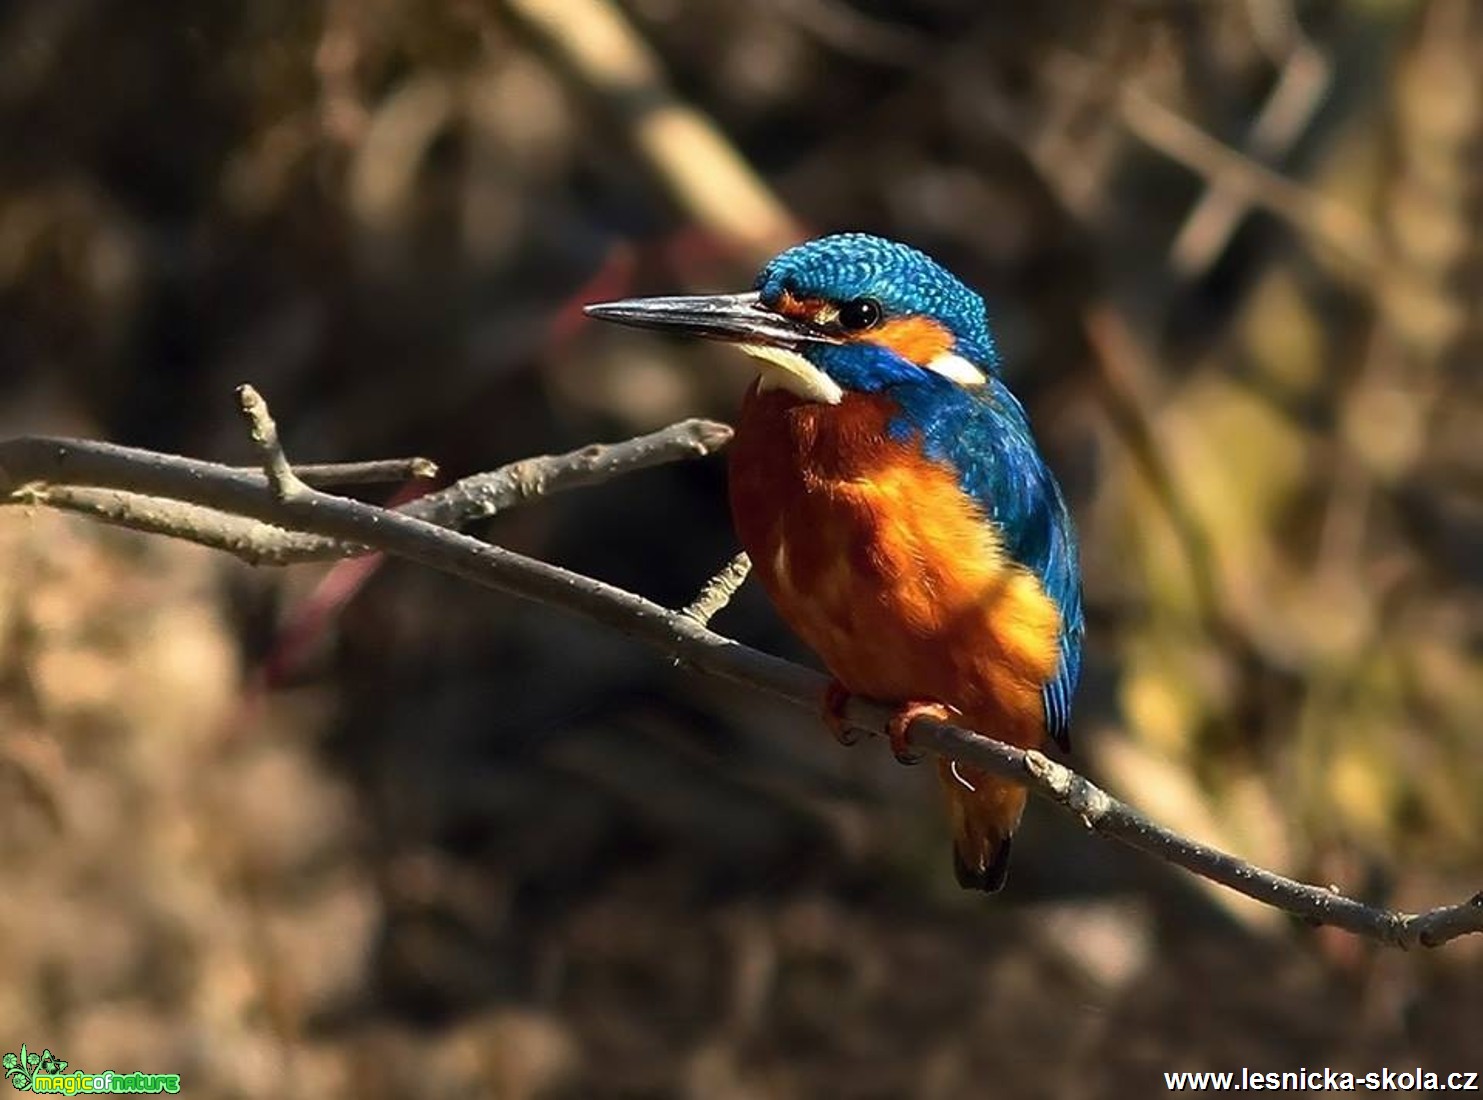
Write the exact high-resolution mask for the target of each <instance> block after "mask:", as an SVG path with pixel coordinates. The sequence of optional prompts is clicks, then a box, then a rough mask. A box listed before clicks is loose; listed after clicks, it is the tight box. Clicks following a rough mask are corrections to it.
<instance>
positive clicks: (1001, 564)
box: [587, 233, 1083, 892]
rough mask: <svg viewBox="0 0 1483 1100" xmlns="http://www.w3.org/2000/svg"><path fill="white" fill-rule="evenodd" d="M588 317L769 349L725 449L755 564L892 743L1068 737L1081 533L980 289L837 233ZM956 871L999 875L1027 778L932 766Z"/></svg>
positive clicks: (846, 690) (864, 238)
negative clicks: (932, 728)
mask: <svg viewBox="0 0 1483 1100" xmlns="http://www.w3.org/2000/svg"><path fill="white" fill-rule="evenodd" d="M587 312H588V313H589V314H590V315H592V316H594V317H598V318H602V319H605V320H610V321H617V322H620V323H624V324H629V325H636V326H639V327H644V328H657V329H663V330H669V331H678V332H685V333H691V334H693V335H697V336H703V337H709V338H711V339H716V340H723V341H729V342H731V343H734V344H736V345H737V346H738V347H739V348H740V349H741V350H742V351H744V352H746V353H748V354H749V355H751V356H754V357H755V358H756V359H758V360H759V361H760V362H761V374H760V376H759V377H758V379H757V381H756V382H755V383H754V384H753V385H752V387H751V389H750V390H749V391H748V393H747V395H746V398H745V401H744V403H743V406H742V413H741V419H740V422H739V424H738V425H737V429H736V437H735V440H734V442H733V444H732V451H731V471H730V473H731V478H730V496H731V510H732V516H733V519H734V521H735V524H736V530H737V534H738V535H739V536H740V539H741V542H742V545H743V546H744V547H745V549H746V551H747V553H748V554H749V555H750V557H751V559H752V562H753V568H754V571H755V575H756V576H758V577H759V578H760V579H761V581H762V584H763V585H764V586H765V587H766V589H767V591H768V594H769V595H770V596H771V597H772V600H773V602H774V604H775V605H776V606H777V609H778V611H779V612H780V613H781V615H782V617H783V618H784V619H785V620H786V621H787V623H788V624H789V625H790V626H791V627H792V628H793V629H794V630H795V631H796V632H797V633H798V635H799V636H800V637H801V638H802V639H803V640H804V641H805V642H806V643H807V644H808V645H809V646H810V647H811V648H812V649H813V650H814V651H815V652H816V653H817V654H818V655H819V657H820V658H822V660H823V662H824V664H825V665H826V666H827V667H828V668H829V671H830V672H831V673H832V675H833V677H834V681H833V683H832V685H831V687H830V690H829V693H828V696H827V697H826V700H825V714H826V717H827V718H829V719H830V721H831V724H832V725H833V728H834V729H835V731H836V733H841V732H842V731H843V707H844V703H845V701H846V700H847V699H848V698H849V696H850V695H863V696H869V697H871V698H873V699H877V700H882V701H885V702H886V703H888V704H890V705H891V706H893V707H894V708H896V709H895V711H894V717H893V719H892V721H891V724H890V729H889V732H890V735H891V742H892V747H893V748H894V750H895V751H896V754H897V757H898V759H902V760H903V762H914V761H913V759H912V758H911V757H910V756H909V742H908V739H907V728H908V726H909V725H910V723H911V722H912V720H913V719H915V718H917V717H918V716H921V715H924V714H926V715H931V716H933V717H937V718H941V719H944V720H947V721H952V722H954V723H957V724H960V725H964V726H967V727H970V728H972V729H976V730H978V731H980V732H982V733H985V734H987V735H989V736H991V737H996V738H998V739H1000V740H1002V741H1006V742H1009V743H1011V744H1015V745H1019V746H1022V747H1037V746H1040V745H1041V744H1043V743H1044V740H1045V739H1046V738H1047V737H1049V738H1050V739H1051V740H1053V741H1055V742H1056V743H1057V744H1058V745H1060V746H1061V747H1062V748H1069V737H1068V733H1069V729H1070V722H1071V700H1072V696H1073V694H1074V692H1075V689H1076V681H1077V677H1078V675H1079V673H1080V670H1081V645H1082V633H1083V618H1082V606H1081V576H1080V569H1079V566H1078V562H1077V547H1076V535H1075V531H1074V528H1073V526H1072V522H1071V517H1070V514H1069V513H1068V511H1067V508H1066V502H1065V500H1064V499H1063V497H1062V494H1061V490H1060V487H1059V486H1058V485H1057V483H1056V480H1055V478H1054V477H1053V476H1052V474H1051V472H1050V470H1049V469H1048V468H1047V466H1046V464H1045V461H1044V460H1043V459H1042V458H1041V456H1040V453H1039V451H1038V449H1037V448H1036V445H1035V440H1034V437H1033V435H1032V434H1031V431H1030V424H1029V421H1028V419H1027V417H1026V415H1025V410H1024V408H1023V407H1022V406H1021V405H1020V403H1019V401H1018V400H1016V399H1015V397H1014V395H1013V394H1012V393H1010V391H1009V389H1008V388H1007V387H1006V386H1005V385H1004V382H1003V381H1002V380H1001V378H1000V376H999V357H998V354H997V352H996V350H995V346H994V340H993V336H992V335H991V334H990V331H989V324H988V319H987V316H986V312H985V308H984V303H983V299H982V298H980V297H979V296H978V295H977V294H975V293H974V292H973V291H972V290H970V289H969V288H968V287H967V286H965V285H964V284H963V283H962V282H960V281H959V280H958V279H957V278H955V277H954V276H953V275H952V274H951V273H949V272H948V271H947V270H946V269H944V268H943V267H942V266H940V265H939V264H937V263H936V262H934V261H933V260H932V259H930V258H929V257H927V256H926V255H924V254H923V253H921V252H919V251H917V250H916V249H913V248H909V247H907V246H906V245H903V244H898V243H896V242H894V241H888V240H884V239H882V238H880V237H874V236H869V235H866V234H860V233H848V234H841V235H837V236H830V237H823V238H820V239H818V240H813V241H809V242H808V243H806V244H802V245H799V246H797V247H795V248H791V249H789V250H788V251H786V252H784V253H782V254H781V255H779V256H777V257H776V258H775V259H773V260H772V261H771V262H770V263H768V264H767V266H766V267H765V268H763V270H762V273H761V275H759V276H758V278H757V281H756V284H755V289H754V290H753V291H751V292H750V293H746V294H728V295H716V296H687V297H670V298H639V299H630V300H627V301H620V302H609V303H603V304H597V305H591V306H588V307H587ZM938 774H939V777H940V779H941V783H942V790H943V794H944V796H945V797H946V799H947V804H948V811H949V815H950V819H951V825H952V832H953V866H954V869H955V871H956V873H957V878H958V882H959V883H960V884H961V885H962V886H963V887H965V888H970V889H978V890H984V891H989V892H992V891H995V890H998V889H999V888H1000V887H1001V886H1002V885H1003V884H1004V880H1005V876H1006V874H1007V873H1008V867H1009V851H1010V841H1011V838H1012V837H1013V835H1014V831H1015V828H1016V826H1017V825H1018V824H1019V820H1020V814H1021V812H1022V810H1023V809H1024V804H1025V790H1024V788H1023V787H1021V786H1019V785H1017V784H1015V783H1012V782H1009V781H1006V780H1004V779H1000V778H997V777H995V776H992V775H989V774H987V773H985V772H982V771H980V770H979V769H977V768H974V767H972V766H970V765H966V764H957V763H954V762H952V761H949V760H945V759H944V760H941V761H939V764H938Z"/></svg>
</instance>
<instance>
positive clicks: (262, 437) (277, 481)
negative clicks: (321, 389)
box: [237, 382, 311, 500]
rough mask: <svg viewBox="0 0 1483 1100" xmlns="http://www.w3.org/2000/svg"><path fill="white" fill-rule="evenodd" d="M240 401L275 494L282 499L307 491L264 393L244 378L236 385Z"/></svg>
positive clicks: (239, 404)
mask: <svg viewBox="0 0 1483 1100" xmlns="http://www.w3.org/2000/svg"><path fill="white" fill-rule="evenodd" d="M237 404H238V406H239V407H240V408H241V410H242V415H243V417H245V418H246V420H247V426H248V429H249V431H250V432H251V433H252V441H253V443H255V444H257V449H258V451H259V452H260V453H261V454H262V456H263V473H264V474H266V475H267V477H268V485H269V486H270V487H271V488H272V490H273V495H274V496H276V497H277V498H278V499H279V500H292V499H294V498H295V497H301V496H305V495H307V494H308V493H309V492H310V491H311V490H310V489H309V486H307V485H305V484H304V483H303V482H302V481H301V480H299V477H298V475H297V474H295V473H294V472H293V467H291V466H290V465H289V464H288V456H286V455H285V454H284V453H283V444H282V443H280V442H279V440H278V425H277V424H275V423H273V417H272V415H271V414H270V413H269V412H268V403H267V402H266V401H264V400H263V395H262V394H260V393H258V392H257V390H256V389H254V388H253V387H252V386H250V385H248V384H247V383H245V382H244V383H243V384H242V385H240V386H238V387H237Z"/></svg>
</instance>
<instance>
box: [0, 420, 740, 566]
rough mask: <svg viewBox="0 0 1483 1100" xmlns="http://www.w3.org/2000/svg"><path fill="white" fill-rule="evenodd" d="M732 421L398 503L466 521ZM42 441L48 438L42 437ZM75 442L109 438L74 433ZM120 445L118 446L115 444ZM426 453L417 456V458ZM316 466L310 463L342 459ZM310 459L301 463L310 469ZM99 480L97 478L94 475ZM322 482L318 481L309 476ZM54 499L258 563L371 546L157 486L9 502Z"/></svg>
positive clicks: (712, 439) (421, 515)
mask: <svg viewBox="0 0 1483 1100" xmlns="http://www.w3.org/2000/svg"><path fill="white" fill-rule="evenodd" d="M730 439H731V429H730V428H729V427H728V426H727V425H725V424H721V423H718V422H717V421H714V420H699V419H692V420H682V421H680V422H679V423H677V424H671V425H670V426H669V427H667V428H662V429H660V430H659V431H656V432H650V433H648V434H647V435H641V436H637V437H635V438H633V439H626V440H624V441H623V442H621V443H612V444H600V443H594V444H591V445H589V446H586V447H583V448H581V449H580V450H576V451H570V452H568V453H566V454H559V455H541V456H538V457H535V458H526V459H521V460H520V461H519V462H512V463H510V464H509V465H508V466H501V467H500V468H499V469H497V470H492V471H489V472H487V473H481V474H474V475H473V476H471V477H466V478H464V479H462V480H461V481H456V482H454V483H453V484H452V485H450V486H448V487H447V488H446V489H442V490H439V491H438V492H436V493H429V494H428V495H426V496H423V497H420V498H418V499H417V500H414V501H411V502H409V503H407V504H404V505H401V506H400V507H399V508H397V509H396V511H399V512H401V513H402V514H404V515H409V516H414V517H416V518H417V519H423V520H427V521H428V522H429V523H436V524H437V525H438V526H440V527H453V528H461V527H466V526H468V525H469V524H471V523H474V522H476V521H478V520H483V519H488V518H490V517H492V516H494V515H496V514H497V513H499V512H502V511H504V510H505V509H507V508H512V507H515V506H516V505H521V504H527V503H530V502H531V501H534V500H537V499H540V498H542V497H545V496H549V495H551V494H552V493H559V492H565V491H566V490H568V489H577V488H582V487H585V486H589V485H598V484H601V483H602V482H605V481H608V480H610V479H612V478H615V477H618V476H620V475H622V474H626V473H631V472H633V471H635V470H643V469H647V468H649V467H651V466H660V465H664V464H666V463H670V462H678V461H681V460H683V459H689V458H703V457H705V456H706V455H711V454H714V453H716V452H717V451H719V450H720V449H721V448H722V447H724V446H726V444H727V442H728V441H730ZM30 442H31V443H32V444H35V445H44V444H45V442H46V441H45V440H39V439H33V440H31V441H30ZM66 442H67V444H68V446H69V447H71V448H73V449H74V450H75V449H79V448H81V449H87V448H92V447H94V446H97V447H103V448H106V447H107V446H108V445H107V444H97V445H94V444H89V443H86V442H84V441H81V440H76V441H66ZM110 453H111V452H110ZM133 453H135V454H137V455H138V456H140V461H155V460H160V459H168V458H170V456H168V455H154V454H152V453H151V452H148V451H139V452H133ZM413 461H418V460H413ZM333 468H334V467H317V468H315V467H311V468H310V469H321V470H323V469H333ZM230 469H232V472H233V473H235V474H240V475H242V476H243V477H245V478H247V479H249V480H253V479H257V480H261V479H262V478H263V476H264V475H263V474H261V473H259V472H258V470H257V469H252V470H249V469H242V468H235V467H232V468H230ZM304 469H305V468H304V467H295V472H296V473H299V474H300V477H301V478H302V480H304V481H306V482H308V481H309V480H310V479H309V478H306V477H302V471H303V470H304ZM95 484H96V483H95ZM310 484H313V482H310ZM3 503H12V504H45V505H47V506H49V507H52V508H60V509H62V510H64V511H69V512H77V513H80V514H82V515H87V516H91V517H93V518H94V519H98V520H102V521H103V522H105V523H111V524H113V525H115V526H117V527H127V528H130V529H132V530H136V531H144V532H147V533H149V534H152V535H168V536H171V537H174V538H182V539H186V540H188V541H190V542H196V543H200V544H201V545H203V546H209V547H211V548H212V549H214V550H225V551H226V552H227V553H229V554H232V555H235V556H236V557H238V558H240V559H242V560H243V561H245V562H247V563H248V564H249V565H295V564H300V563H304V562H324V561H336V560H339V559H341V558H351V557H356V556H358V555H361V554H365V553H368V552H369V550H370V547H367V546H363V545H360V544H358V543H351V542H345V541H341V540H336V539H328V538H323V537H321V536H318V535H310V534H306V533H304V532H303V531H288V530H284V529H283V528H282V527H279V526H277V525H275V524H271V523H262V522H259V521H257V520H253V519H250V518H248V517H245V516H241V515H230V514H227V513H225V512H223V511H222V510H221V509H219V508H215V507H213V506H211V505H207V506H204V507H202V506H200V505H196V504H188V503H182V502H181V501H179V500H167V499H163V498H162V497H160V496H158V495H155V496H150V495H146V494H140V493H134V492H128V491H120V490H115V489H100V488H96V487H94V486H76V485H65V484H55V483H53V484H48V485H30V486H23V487H21V489H20V490H19V491H18V492H16V493H12V494H11V497H10V499H9V501H6V500H0V504H3Z"/></svg>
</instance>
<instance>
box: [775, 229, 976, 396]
mask: <svg viewBox="0 0 1483 1100" xmlns="http://www.w3.org/2000/svg"><path fill="white" fill-rule="evenodd" d="M756 289H757V290H758V291H759V292H760V293H761V295H762V300H763V301H764V302H766V303H768V304H773V303H776V302H777V300H778V299H779V298H780V297H782V294H783V292H784V291H788V292H789V293H791V294H792V295H793V296H794V297H797V298H826V299H829V300H831V301H836V302H842V301H848V300H849V299H851V298H874V299H875V300H876V301H878V302H880V304H881V306H882V307H883V308H884V309H885V311H886V314H887V316H888V317H889V316H910V315H914V314H925V315H926V316H929V317H933V318H936V319H937V320H939V321H941V322H942V323H943V324H945V325H947V327H948V328H949V329H950V330H951V331H952V333H953V336H954V337H955V338H956V340H957V347H956V348H955V349H954V350H955V351H956V352H957V354H959V355H961V356H963V357H964V358H966V359H969V360H971V361H972V362H974V363H976V364H977V365H979V366H981V367H986V368H988V369H990V370H994V371H997V370H998V369H999V355H998V352H997V351H996V350H995V347H994V337H993V336H992V335H991V334H990V332H989V322H988V316H987V314H986V312H985V309H984V300H983V299H982V298H981V297H979V296H978V295H977V294H975V293H974V292H973V291H972V290H970V289H969V288H968V287H966V286H964V285H963V283H962V282H961V281H960V280H959V279H958V278H956V277H955V276H954V275H953V274H952V273H951V272H949V271H948V270H947V269H946V268H944V267H943V266H942V265H941V264H939V263H938V262H937V261H935V260H933V259H932V258H931V257H930V256H928V255H926V254H925V253H923V252H919V251H918V250H917V249H915V248H911V247H909V246H908V245H904V244H899V243H898V242H896V241H888V240H886V239H885V238H884V237H875V236H871V235H870V234H869V233H839V234H836V235H834V236H832V237H819V238H818V239H816V240H812V241H808V242H806V243H804V244H800V245H798V246H796V247H794V248H790V249H788V250H787V251H786V252H783V253H781V254H780V255H778V256H775V257H774V258H773V259H772V261H771V262H769V263H768V265H767V266H766V267H764V268H763V269H762V274H760V275H759V276H757V283H756Z"/></svg>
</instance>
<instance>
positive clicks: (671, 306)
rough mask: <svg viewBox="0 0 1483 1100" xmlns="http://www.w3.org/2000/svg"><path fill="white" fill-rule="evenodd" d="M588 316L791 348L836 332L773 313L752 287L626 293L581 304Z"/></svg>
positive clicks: (828, 340) (831, 339) (828, 339)
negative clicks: (651, 295) (733, 291)
mask: <svg viewBox="0 0 1483 1100" xmlns="http://www.w3.org/2000/svg"><path fill="white" fill-rule="evenodd" d="M585 311H586V313H587V316H589V317H596V318H598V319H599V320H602V321H616V322H617V323H618V324H620V325H632V326H633V327H634V328H650V329H659V330H661V331H665V332H680V333H686V334H688V335H690V336H703V337H706V338H707V339H711V340H725V341H728V342H730V343H734V344H753V345H763V346H771V347H780V348H787V349H790V350H791V349H794V348H796V347H798V346H799V345H800V344H808V343H814V344H839V343H843V341H842V340H840V339H839V338H838V337H835V336H832V335H830V334H829V333H827V332H824V331H823V330H822V329H819V328H815V327H814V326H813V325H810V324H809V323H808V322H806V321H799V320H795V319H793V318H791V317H784V316H782V315H781V314H778V313H774V312H773V311H772V310H770V309H768V308H767V307H766V306H764V305H763V304H762V302H761V299H760V298H759V296H758V295H757V294H756V293H755V292H752V293H747V294H695V295H684V296H681V297H674V298H625V299H624V300H622V301H618V302H597V303H594V304H593V305H590V306H586V307H585Z"/></svg>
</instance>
